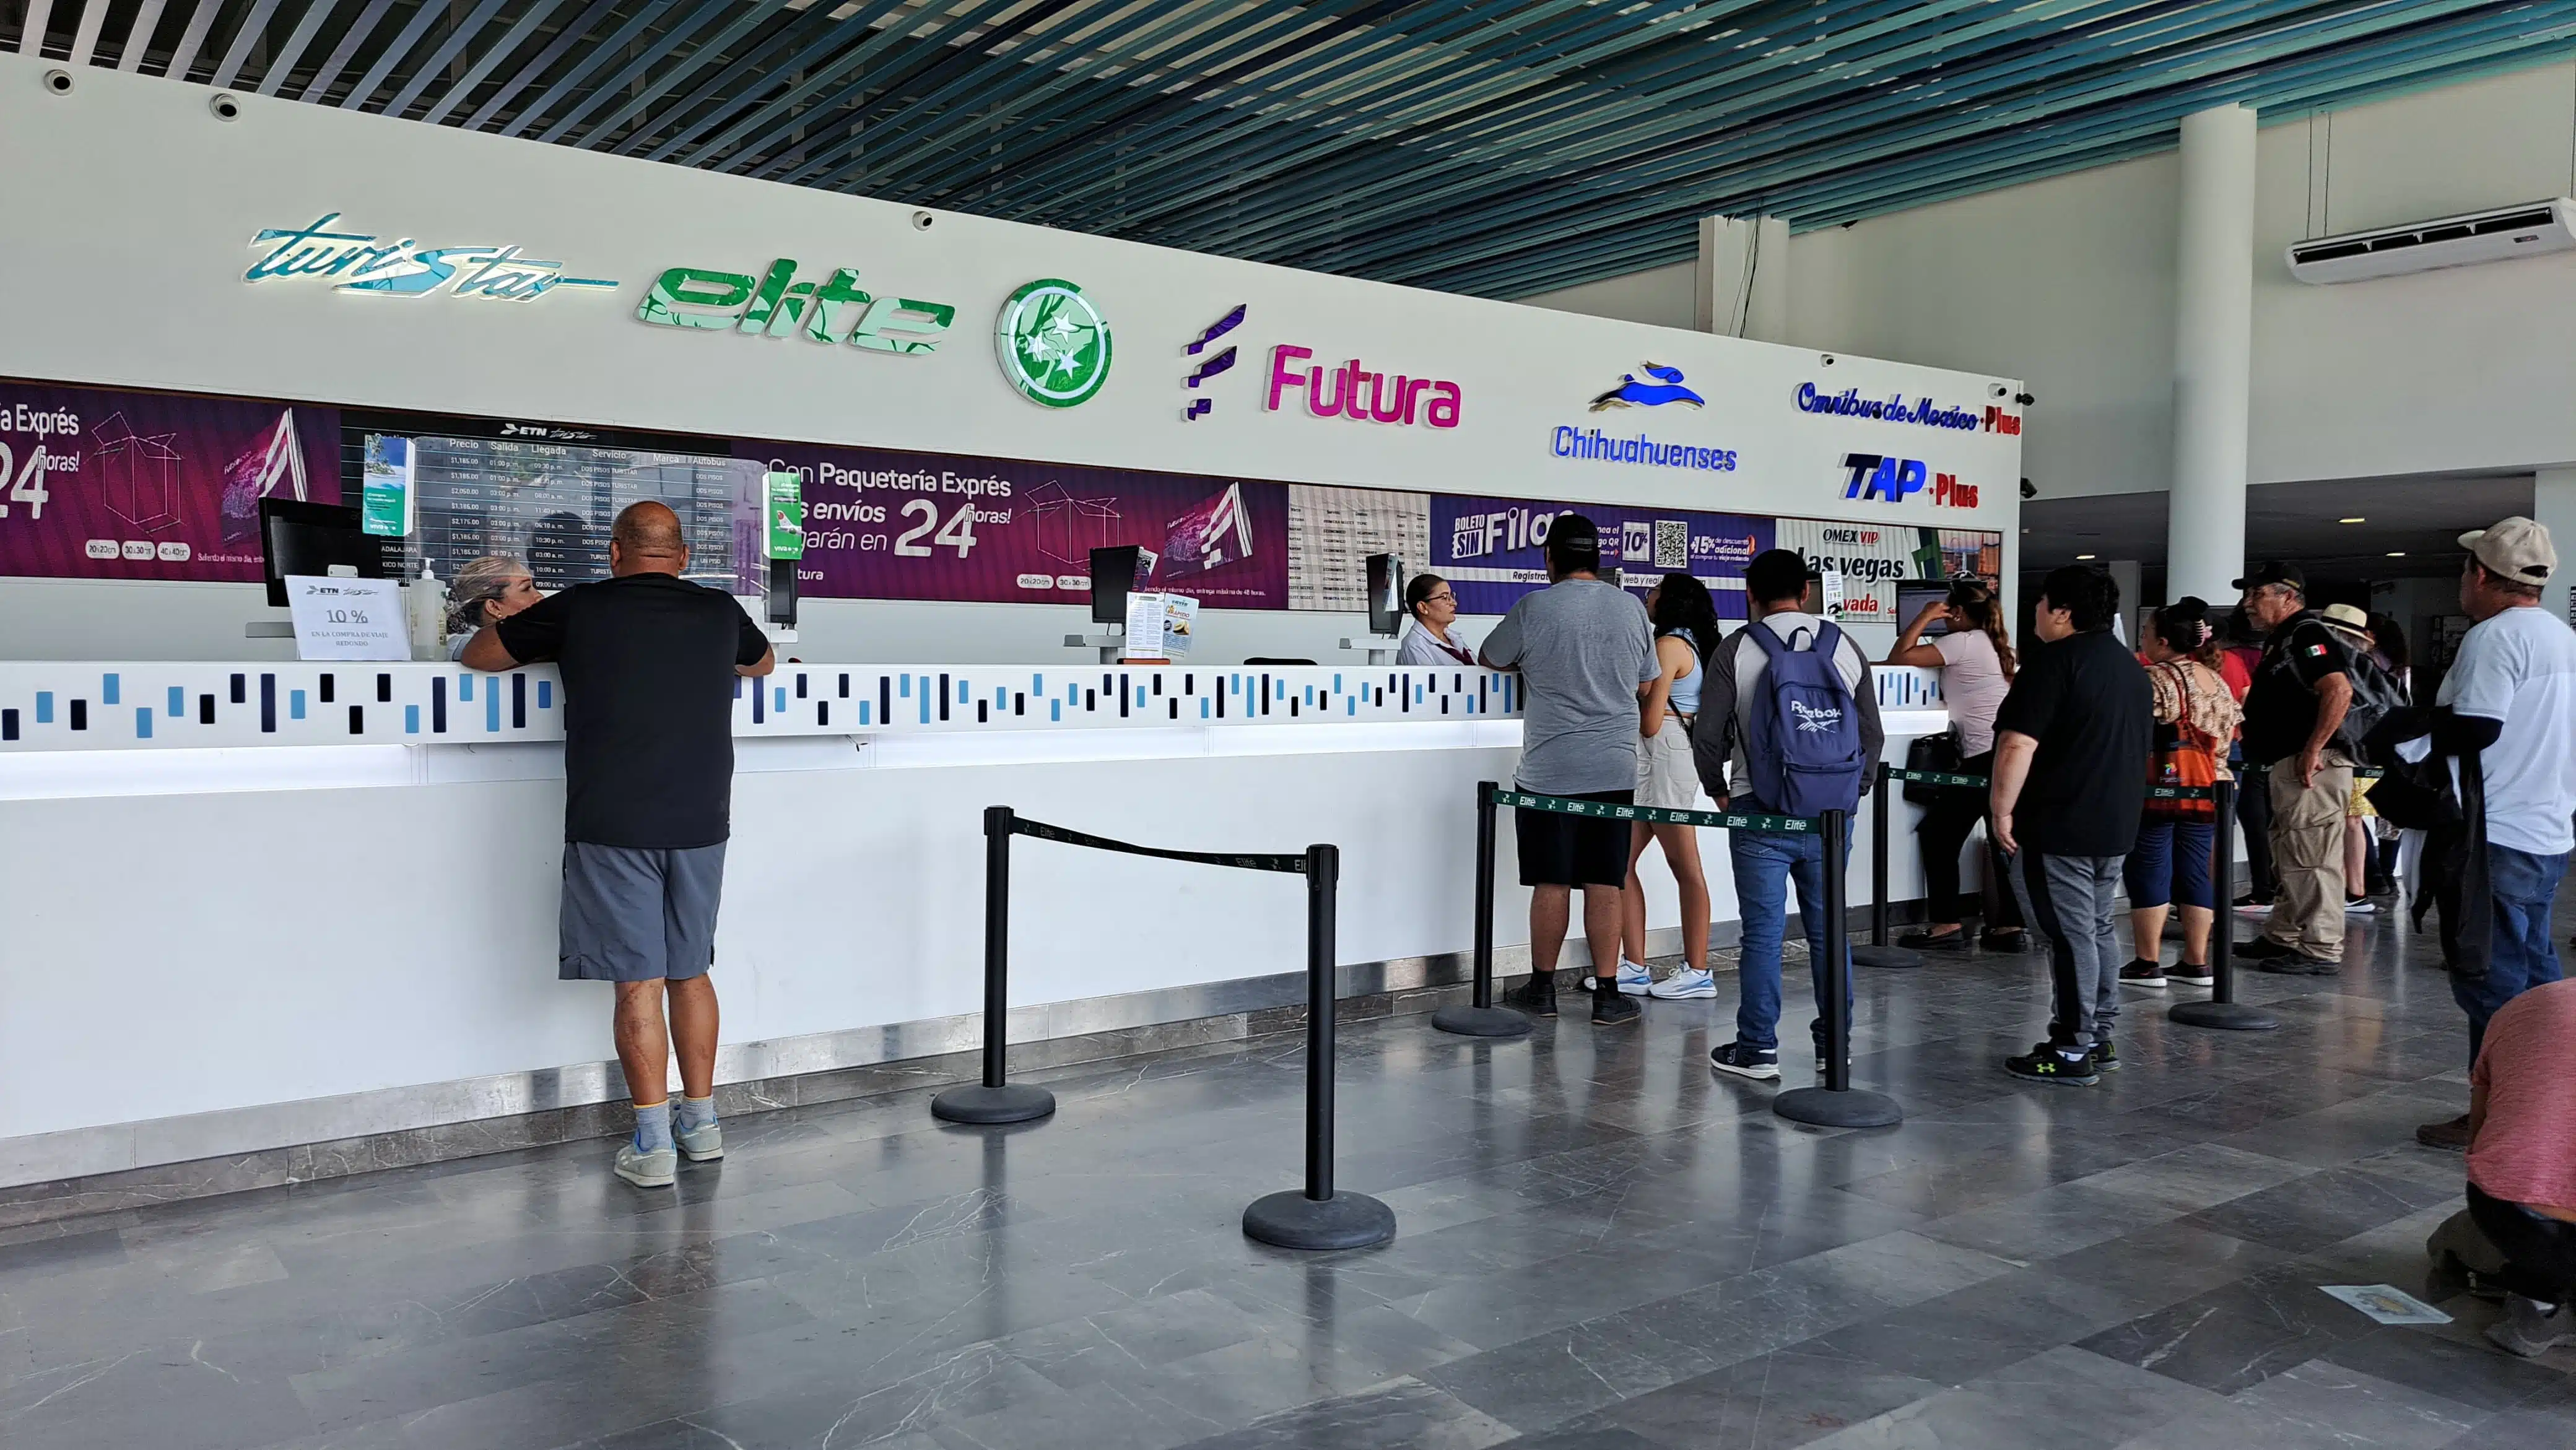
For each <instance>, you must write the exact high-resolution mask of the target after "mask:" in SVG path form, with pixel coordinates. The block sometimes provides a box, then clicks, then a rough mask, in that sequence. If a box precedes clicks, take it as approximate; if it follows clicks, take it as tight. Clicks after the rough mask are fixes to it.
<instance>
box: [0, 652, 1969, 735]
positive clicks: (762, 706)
mask: <svg viewBox="0 0 2576 1450" xmlns="http://www.w3.org/2000/svg"><path fill="white" fill-rule="evenodd" d="M1926 673H1928V672H1926ZM1878 679H1879V684H1878V694H1879V699H1880V703H1881V705H1882V706H1884V707H1887V708H1898V706H1896V705H1894V704H1893V703H1892V702H1893V701H1895V700H1899V699H1902V700H1904V701H1905V702H1906V703H1907V705H1909V706H1912V707H1915V708H1921V706H1922V703H1923V700H1924V697H1925V682H1924V681H1923V680H1922V679H1920V678H1917V677H1916V672H1912V671H1900V670H1886V671H1882V672H1880V674H1879V677H1878ZM1932 698H1933V699H1935V700H1937V698H1938V692H1937V686H1934V687H1932ZM1520 712H1521V680H1520V677H1519V676H1518V675H1510V674H1496V673H1493V672H1490V671H1486V670H1465V669H1385V668H1371V667H1359V668H1351V667H1335V666H1329V665H1311V666H1298V665H1288V666H1280V667H1276V668H1246V667H1243V666H1217V667H1212V668H1206V669H1200V668H1192V667H1186V666H1179V665H1173V666H1167V667H1152V666H1144V667H1139V666H1106V667H1104V666H1098V665H1091V666H1083V665H1073V666H1067V667H1065V668H1062V669H1048V668H1031V667H1030V666H1027V665H969V666H952V667H949V668H945V669H943V668H940V667H938V666H935V665H904V666H893V665H786V666H781V667H780V668H779V670H778V672H777V673H775V674H773V675H770V676H768V677H767V678H765V679H759V680H740V681H737V682H736V684H735V687H734V715H733V730H734V734H735V735H737V736H764V735H777V736H789V735H855V734H879V733H891V732H922V731H952V732H953V731H973V730H1064V729H1096V728H1101V727H1108V726H1153V725H1161V726H1171V725H1204V726H1229V725H1289V724H1298V725H1304V724H1317V725H1328V724H1348V723H1361V722H1367V723H1386V722H1408V721H1435V720H1485V719H1506V718H1512V717H1517V716H1518V715H1519V714H1520ZM562 738H563V686H562V684H561V683H560V682H559V681H558V680H557V679H556V677H555V672H554V670H553V669H552V668H551V667H550V666H544V665H538V666H531V667H529V668H527V669H523V670H511V671H508V672H507V673H504V674H497V675H487V674H481V673H478V672H476V671H473V670H465V669H459V668H457V667H456V666H454V665H441V664H414V663H401V664H350V663H323V662H312V663H298V664H259V665H239V664H188V663H170V664H131V665H100V664H74V663H56V662H50V661H22V662H7V663H0V752H6V751H25V750H120V749H132V748H138V747H140V748H153V747H175V748H188V747H198V748H204V747H213V746H222V747H239V746H259V745H347V744H366V743H373V744H406V745H434V744H483V743H490V742H494V741H546V740H560V739H562Z"/></svg>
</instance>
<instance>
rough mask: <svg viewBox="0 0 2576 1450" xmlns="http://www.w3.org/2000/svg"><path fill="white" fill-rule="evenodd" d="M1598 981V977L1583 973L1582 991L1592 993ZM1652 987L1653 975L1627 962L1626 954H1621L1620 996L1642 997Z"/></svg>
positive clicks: (1653, 983)
mask: <svg viewBox="0 0 2576 1450" xmlns="http://www.w3.org/2000/svg"><path fill="white" fill-rule="evenodd" d="M1600 980H1601V979H1600V978H1599V977H1596V976H1594V975H1592V974H1591V973H1590V972H1585V973H1584V974H1583V990H1585V991H1587V992H1589V991H1592V990H1593V984H1594V983H1596V982H1598V981H1600ZM1654 985H1655V974H1654V973H1652V972H1650V971H1647V970H1646V969H1645V968H1644V967H1641V966H1639V965H1637V964H1636V963H1635V962H1632V961H1630V960H1628V957H1627V954H1626V953H1624V952H1623V953H1621V954H1620V957H1619V991H1620V993H1621V994H1622V995H1625V996H1629V997H1642V996H1645V995H1646V992H1647V989H1649V988H1651V987H1653V986H1654Z"/></svg>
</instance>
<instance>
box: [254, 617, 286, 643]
mask: <svg viewBox="0 0 2576 1450" xmlns="http://www.w3.org/2000/svg"><path fill="white" fill-rule="evenodd" d="M242 638H244V639H293V638H295V621H293V620H291V619H254V620H251V621H249V622H248V623H246V624H244V625H243V626H242Z"/></svg>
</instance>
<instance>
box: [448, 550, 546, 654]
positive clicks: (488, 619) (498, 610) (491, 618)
mask: <svg viewBox="0 0 2576 1450" xmlns="http://www.w3.org/2000/svg"><path fill="white" fill-rule="evenodd" d="M545 597H546V596H544V595H543V594H540V593H538V592H537V578H536V575H534V574H532V573H530V572H529V571H528V566H527V564H526V563H525V562H524V561H522V560H518V559H513V558H511V557H509V556H508V555H506V554H486V555H484V556H483V557H482V558H480V559H468V560H466V561H465V562H464V563H463V564H460V565H458V566H457V569H456V577H455V579H453V580H451V581H450V582H449V583H448V586H447V657H448V658H449V659H451V660H452V659H459V658H462V657H463V656H464V654H465V642H466V641H467V640H470V639H472V638H473V637H474V632H475V631H476V630H478V629H481V628H482V627H483V626H485V625H487V624H497V623H499V622H500V621H502V620H504V619H507V618H509V617H510V616H511V615H513V614H516V613H518V612H519V611H520V610H522V609H525V608H527V607H528V606H529V605H531V604H534V603H536V602H537V601H538V600H541V599H543V598H545Z"/></svg>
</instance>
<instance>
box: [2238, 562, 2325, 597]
mask: <svg viewBox="0 0 2576 1450" xmlns="http://www.w3.org/2000/svg"><path fill="white" fill-rule="evenodd" d="M2266 584H2287V585H2289V586H2290V587H2291V588H2293V589H2296V590H2298V591H2299V592H2300V593H2301V594H2305V593H2307V592H2308V576H2307V574H2306V573H2305V572H2304V571H2302V570H2301V569H2300V568H2299V566H2298V565H2296V564H2284V563H2282V562H2281V561H2280V560H2278V559H2266V560H2264V561H2263V562H2262V563H2260V564H2257V565H2255V566H2254V572H2253V573H2251V574H2248V575H2246V576H2245V577H2244V578H2242V579H2239V580H2237V581H2236V582H2235V583H2234V584H2232V585H2230V586H2229V587H2230V588H2233V589H2260V588H2262V587H2263V586H2264V585H2266Z"/></svg>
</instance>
